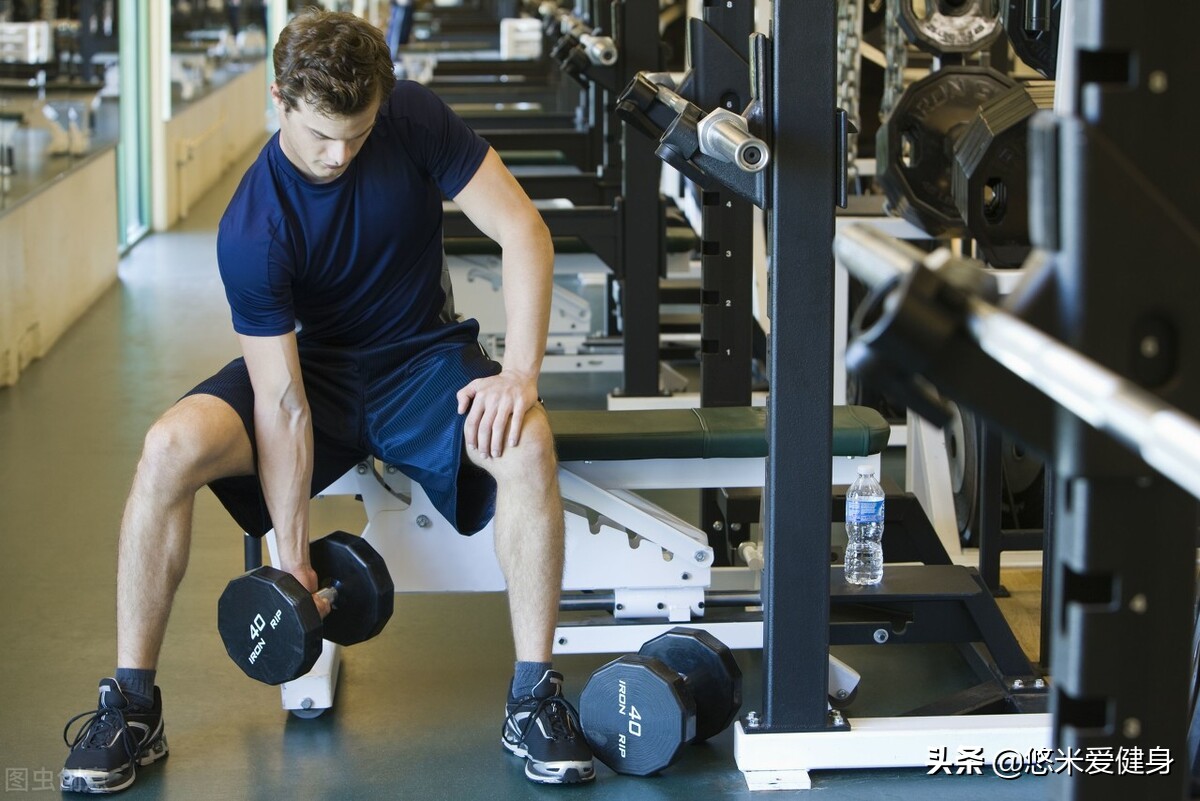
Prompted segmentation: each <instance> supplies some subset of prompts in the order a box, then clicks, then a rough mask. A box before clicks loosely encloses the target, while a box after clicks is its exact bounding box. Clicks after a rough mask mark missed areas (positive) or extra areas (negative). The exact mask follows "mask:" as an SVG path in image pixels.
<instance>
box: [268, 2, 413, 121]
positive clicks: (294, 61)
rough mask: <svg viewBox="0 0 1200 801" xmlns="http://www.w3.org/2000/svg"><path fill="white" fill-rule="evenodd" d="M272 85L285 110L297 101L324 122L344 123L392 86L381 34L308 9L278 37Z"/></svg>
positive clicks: (347, 17) (357, 20) (360, 22)
mask: <svg viewBox="0 0 1200 801" xmlns="http://www.w3.org/2000/svg"><path fill="white" fill-rule="evenodd" d="M274 65H275V83H276V85H277V86H278V87H279V94H280V95H281V96H282V97H283V104H284V107H285V108H286V109H287V110H288V111H291V110H293V109H295V108H296V106H297V104H298V103H299V101H301V100H303V101H305V102H307V103H308V104H309V105H310V106H311V107H312V108H313V110H314V111H317V112H319V113H321V114H324V115H326V116H334V117H346V116H350V115H351V114H358V113H359V112H362V111H364V110H365V109H366V108H367V107H369V106H370V105H371V103H373V102H375V101H376V100H380V101H382V100H383V99H384V98H386V97H387V96H388V95H390V94H391V92H392V88H393V87H394V86H395V85H396V74H395V72H394V67H393V66H392V54H391V50H390V49H389V48H388V46H387V42H386V41H385V40H384V38H383V33H382V32H381V31H380V30H379V29H378V28H376V27H375V26H374V25H372V24H371V23H369V22H367V21H366V20H365V19H363V18H361V17H358V16H355V15H354V14H346V13H339V12H334V11H323V10H321V9H320V8H317V7H310V8H307V9H305V10H304V11H302V12H300V13H299V14H297V15H296V17H295V18H294V19H293V20H292V21H291V22H289V23H288V24H287V27H285V28H284V29H283V30H282V31H280V33H279V41H278V42H276V44H275V51H274Z"/></svg>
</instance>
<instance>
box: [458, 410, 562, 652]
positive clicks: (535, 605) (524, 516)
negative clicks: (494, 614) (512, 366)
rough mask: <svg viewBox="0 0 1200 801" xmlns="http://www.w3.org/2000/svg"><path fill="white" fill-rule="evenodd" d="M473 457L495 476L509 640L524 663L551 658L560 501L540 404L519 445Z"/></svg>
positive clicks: (529, 418)
mask: <svg viewBox="0 0 1200 801" xmlns="http://www.w3.org/2000/svg"><path fill="white" fill-rule="evenodd" d="M468 455H469V456H470V458H471V461H472V462H474V463H475V464H477V465H480V466H481V467H483V468H484V469H485V470H487V471H488V472H490V473H491V474H492V476H493V477H494V478H495V479H496V519H495V525H494V528H495V542H496V556H497V558H498V559H499V561H500V570H501V572H503V573H504V580H505V582H506V583H507V585H508V604H509V615H510V616H511V618H512V629H513V644H514V645H515V647H516V655H517V659H518V660H519V661H522V662H549V661H550V651H551V647H552V641H553V638H554V626H555V625H556V624H557V623H558V601H559V596H560V594H561V592H562V573H563V552H564V545H563V505H562V496H561V494H560V493H559V489H558V464H557V462H556V460H555V456H554V438H553V436H552V435H551V433H550V425H549V422H548V421H547V419H546V413H545V412H544V411H543V410H542V409H541V408H540V407H539V408H534V409H533V410H531V411H530V412H529V413H528V414H527V415H526V418H525V423H524V428H523V429H522V432H521V442H520V444H519V445H517V446H516V447H515V448H514V447H509V448H507V449H506V450H505V451H504V455H503V456H500V457H499V458H488V459H482V458H480V455H479V453H478V451H470V450H468Z"/></svg>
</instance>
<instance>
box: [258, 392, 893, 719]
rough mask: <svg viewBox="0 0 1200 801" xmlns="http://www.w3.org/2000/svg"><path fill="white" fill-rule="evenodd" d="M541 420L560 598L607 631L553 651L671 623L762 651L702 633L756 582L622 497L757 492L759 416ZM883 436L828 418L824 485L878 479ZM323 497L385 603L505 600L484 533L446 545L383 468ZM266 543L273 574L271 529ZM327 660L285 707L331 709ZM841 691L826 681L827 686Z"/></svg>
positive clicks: (445, 534) (574, 414) (429, 514)
mask: <svg viewBox="0 0 1200 801" xmlns="http://www.w3.org/2000/svg"><path fill="white" fill-rule="evenodd" d="M549 414H550V424H551V427H552V428H553V430H554V435H555V443H556V447H557V451H558V457H559V462H560V464H559V474H558V477H559V484H560V487H561V491H562V497H563V503H564V506H565V509H566V566H565V569H564V574H563V589H564V590H565V591H568V592H571V591H583V590H589V591H595V590H600V591H604V592H605V593H606V597H609V598H611V601H612V604H611V609H610V611H611V618H609V622H610V623H617V622H619V625H594V624H591V625H582V626H573V625H571V624H570V623H561V624H560V625H559V627H558V628H557V630H556V632H555V646H554V651H555V653H603V652H622V651H636V650H637V649H638V648H639V647H640V646H641V644H642V643H643V642H645V641H646V640H649V639H650V638H652V637H654V636H657V635H658V634H660V633H662V632H664V631H666V630H668V629H670V628H672V627H673V626H674V625H677V624H679V623H688V624H689V625H691V626H694V627H698V628H706V629H709V630H710V631H711V632H712V633H713V634H714V635H715V636H717V637H718V638H719V639H721V640H722V641H723V642H725V644H726V645H728V646H729V647H730V648H735V649H737V648H757V647H761V645H762V623H761V621H758V622H754V621H746V622H739V623H731V624H728V625H726V624H723V623H721V624H712V625H706V624H705V623H704V622H703V617H704V607H705V592H706V590H723V591H725V590H744V591H747V592H753V591H755V590H757V588H758V581H759V576H760V573H761V571H760V570H758V569H752V568H749V567H714V566H713V549H712V548H711V547H710V546H709V545H708V540H707V536H706V535H705V533H704V532H703V531H701V530H700V529H698V528H696V527H695V526H693V525H691V524H690V523H688V522H686V521H684V520H682V519H680V518H678V517H676V516H675V515H672V514H670V513H669V512H667V511H666V510H664V509H662V508H661V507H659V506H657V505H655V504H653V503H651V502H649V501H647V500H645V499H644V498H643V497H641V496H639V495H636V494H635V493H634V492H633V491H634V490H641V489H679V488H706V487H729V488H734V487H761V486H763V482H764V479H765V465H766V455H767V442H766V437H765V425H766V410H765V409H763V408H759V407H732V408H710V409H649V410H638V411H615V412H609V411H551V412H550V413H549ZM888 436H889V426H888V424H887V421H886V420H884V419H883V417H882V416H881V415H880V414H879V413H878V412H876V411H875V410H873V409H868V408H865V407H858V406H840V407H835V408H834V412H833V453H834V458H833V483H835V484H848V483H850V482H851V481H853V478H854V476H855V474H856V471H857V468H858V465H859V464H863V463H871V464H873V465H874V466H875V468H876V470H877V471H878V469H879V453H880V452H881V451H882V450H883V448H884V447H885V446H886V444H887V440H888ZM332 495H353V496H358V497H361V498H362V501H363V504H364V505H365V507H366V512H367V521H368V522H367V526H366V528H365V530H364V531H363V535H362V536H363V537H364V538H365V539H366V540H367V541H368V542H369V543H370V544H371V545H372V546H374V548H375V549H376V550H377V551H379V553H380V554H381V555H382V556H383V558H384V560H385V561H386V562H387V565H388V569H389V571H390V572H391V575H392V580H393V582H394V583H395V586H396V591H397V592H500V591H503V590H504V588H505V585H504V578H503V575H502V574H501V572H500V568H499V565H498V564H497V561H496V556H495V550H494V545H493V532H492V526H491V524H489V525H488V526H487V527H486V528H484V529H483V530H482V531H480V532H479V533H477V534H475V535H474V536H473V537H463V536H460V535H458V534H457V532H455V530H454V528H453V527H452V526H451V525H450V523H448V522H447V521H446V520H445V519H444V518H443V517H442V516H441V515H440V514H439V513H438V511H437V510H436V509H435V508H434V506H433V504H432V503H431V502H430V501H429V499H428V497H427V496H426V495H425V493H424V492H423V491H422V490H421V487H420V485H418V484H416V483H415V482H413V481H411V480H410V479H409V478H408V477H407V476H405V475H404V474H403V473H401V472H400V471H399V470H398V469H396V468H395V467H393V466H391V465H382V464H379V463H377V461H376V460H371V459H368V460H366V461H364V462H362V463H360V464H359V465H358V466H357V467H356V468H355V469H353V470H351V471H349V472H348V473H347V474H346V475H345V476H343V477H342V478H340V479H338V480H337V481H336V482H334V483H333V484H332V485H331V486H330V487H328V488H327V489H326V490H325V491H324V492H322V493H321V496H332ZM267 545H268V548H269V549H270V555H271V560H272V562H274V563H275V564H278V553H277V550H276V545H275V538H274V532H271V533H269V534H268V536H267ZM607 593H611V596H609V595H607ZM339 657H340V655H339V653H338V649H337V646H335V645H333V644H332V643H329V642H326V643H325V651H324V653H323V654H322V657H321V660H320V661H318V663H317V665H316V667H314V668H313V671H312V672H310V673H309V674H308V675H306V676H304V677H302V678H301V679H299V680H297V681H295V682H289V683H286V684H284V685H282V689H283V702H284V703H283V705H284V708H285V709H290V710H292V711H294V712H297V714H300V715H302V716H303V715H305V714H319V712H316V713H313V712H312V710H321V709H324V708H327V707H329V706H330V705H331V704H332V700H333V687H334V686H335V683H336V679H337V667H338V661H339ZM836 666H837V667H838V668H839V669H840V668H841V666H840V663H836ZM846 670H847V671H848V670H849V669H848V668H847V669H846ZM850 681H852V680H851V679H848V678H846V674H842V675H841V676H839V677H835V676H834V675H832V673H831V684H830V687H831V688H833V687H838V686H845V685H846V684H847V683H848V682H850ZM304 710H310V712H308V713H306V712H304Z"/></svg>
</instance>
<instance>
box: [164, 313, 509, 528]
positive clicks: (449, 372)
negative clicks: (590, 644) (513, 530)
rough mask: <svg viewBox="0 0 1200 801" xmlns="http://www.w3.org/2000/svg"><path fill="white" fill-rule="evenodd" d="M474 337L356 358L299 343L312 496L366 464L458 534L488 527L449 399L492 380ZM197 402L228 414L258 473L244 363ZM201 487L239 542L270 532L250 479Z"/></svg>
mask: <svg viewBox="0 0 1200 801" xmlns="http://www.w3.org/2000/svg"><path fill="white" fill-rule="evenodd" d="M478 336H479V324H478V323H476V322H475V321H474V320H467V321H465V322H461V323H454V324H451V325H447V326H444V327H441V328H437V329H435V330H433V331H429V332H426V333H423V334H421V335H420V336H418V337H415V338H413V339H410V340H408V341H406V342H403V343H400V344H393V345H385V346H381V347H375V348H369V349H363V350H353V351H352V350H345V349H339V348H326V347H315V346H310V345H305V344H303V343H301V345H300V349H299V350H300V369H301V373H302V375H303V377H304V391H305V394H306V395H307V396H308V405H309V409H310V410H311V414H312V426H313V445H314V448H313V477H312V488H311V494H312V495H316V494H317V493H318V492H320V491H321V490H323V489H325V487H328V486H329V485H330V484H332V483H333V482H334V481H335V480H337V479H338V478H339V477H341V476H342V475H343V474H344V473H345V472H346V471H347V470H349V469H351V468H352V467H354V466H355V465H356V464H358V463H359V462H361V461H362V460H363V459H364V458H365V457H367V456H368V455H371V456H375V457H377V458H379V459H381V460H383V461H384V462H385V463H387V464H391V465H395V466H396V467H397V468H399V469H400V470H401V471H403V472H404V474H405V475H407V476H408V477H409V478H411V479H412V480H413V481H416V482H417V483H419V484H420V485H421V487H422V488H423V489H424V490H425V493H426V494H427V495H428V496H429V499H430V500H431V501H432V502H433V504H434V506H436V507H437V509H438V511H440V512H441V513H442V515H443V516H444V517H445V518H446V519H447V520H448V521H450V522H451V523H452V524H453V525H454V527H455V528H456V529H457V530H458V531H459V533H462V534H474V533H475V532H476V531H479V530H480V529H481V528H483V527H484V526H485V525H487V522H488V521H489V520H491V518H492V515H493V514H494V513H495V508H496V483H495V480H494V479H493V478H492V477H491V476H490V475H489V474H488V473H487V471H485V470H483V469H481V468H479V467H477V466H476V465H474V464H472V463H471V461H470V460H469V459H467V458H465V455H464V450H463V420H464V415H460V414H459V413H458V401H457V399H456V398H455V393H457V392H458V390H460V389H462V388H463V387H465V386H466V385H467V384H469V383H471V381H473V380H475V379H476V378H482V377H484V376H490V375H496V374H497V373H499V372H500V365H499V364H498V363H497V362H494V361H492V360H491V359H489V358H488V356H487V354H486V353H485V352H484V350H483V347H482V346H481V345H480V344H479V342H478ZM196 394H205V395H213V396H216V397H218V398H221V399H222V400H224V401H225V402H226V403H228V404H229V405H230V406H232V407H233V409H234V411H236V412H237V413H238V415H239V416H240V417H241V418H242V424H243V425H244V426H245V427H246V434H247V435H248V436H249V437H250V444H251V447H253V448H254V450H255V462H256V463H257V461H258V450H257V446H256V445H255V439H254V390H253V388H252V387H251V385H250V375H249V373H248V372H247V370H246V363H245V361H243V360H242V359H240V358H239V359H235V360H234V361H232V362H230V363H229V364H228V365H226V366H225V367H223V368H222V369H221V371H220V372H218V373H217V374H216V375H214V376H212V377H211V378H208V379H206V380H205V381H202V382H201V383H200V384H199V385H198V386H196V387H195V388H194V389H193V390H192V391H191V392H188V393H187V395H196ZM187 395H185V396H184V397H187ZM209 487H210V488H211V489H212V491H213V493H214V494H215V495H216V496H217V498H218V499H219V500H220V501H221V503H222V504H223V505H224V506H225V508H226V509H227V510H228V511H229V513H230V514H231V515H232V516H233V519H234V520H236V521H237V523H238V525H240V526H241V527H242V528H243V529H245V530H246V532H247V533H249V534H252V535H254V536H262V535H263V534H265V533H267V532H268V531H269V530H270V529H271V528H272V525H271V517H270V515H269V514H268V512H267V504H266V500H265V499H264V498H263V494H262V488H261V486H260V485H259V481H258V476H256V475H254V476H233V477H230V478H222V479H218V480H217V481H214V482H212V483H211V484H210V485H209Z"/></svg>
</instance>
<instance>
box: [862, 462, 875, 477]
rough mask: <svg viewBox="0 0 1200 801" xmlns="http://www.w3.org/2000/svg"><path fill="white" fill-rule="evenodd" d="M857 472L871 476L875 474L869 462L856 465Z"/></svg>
mask: <svg viewBox="0 0 1200 801" xmlns="http://www.w3.org/2000/svg"><path fill="white" fill-rule="evenodd" d="M858 474H859V475H860V476H873V475H875V468H874V466H872V465H869V464H860V465H859V466H858Z"/></svg>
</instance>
